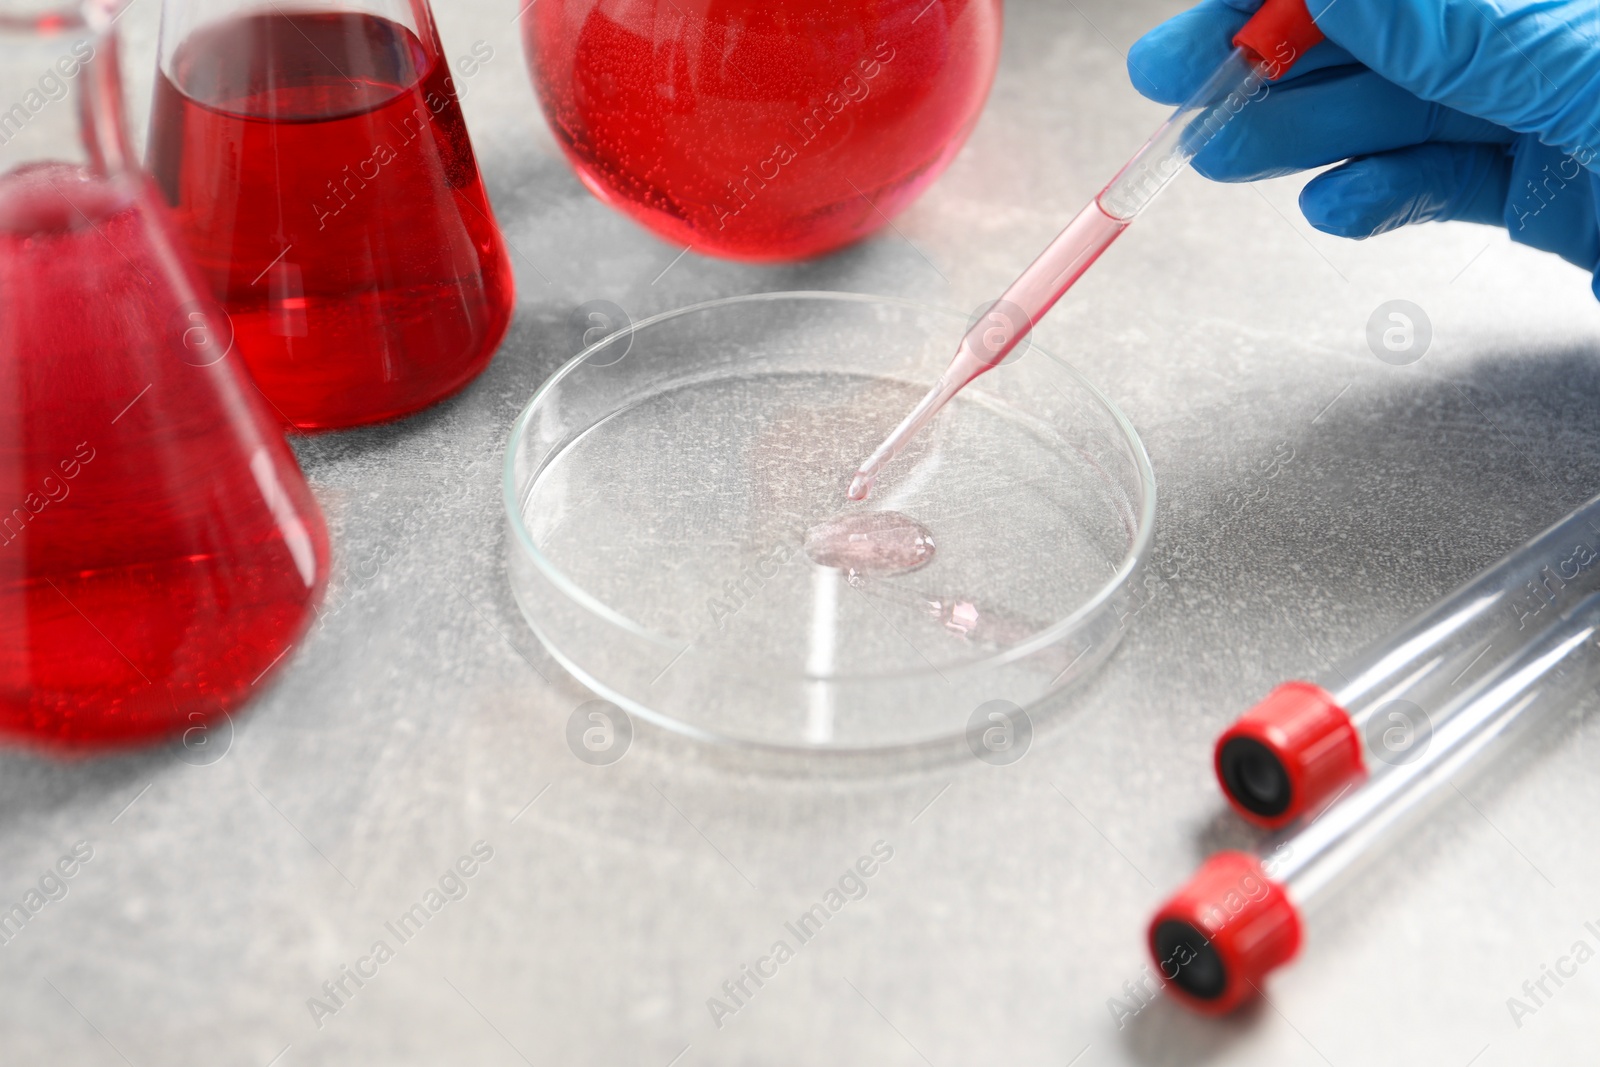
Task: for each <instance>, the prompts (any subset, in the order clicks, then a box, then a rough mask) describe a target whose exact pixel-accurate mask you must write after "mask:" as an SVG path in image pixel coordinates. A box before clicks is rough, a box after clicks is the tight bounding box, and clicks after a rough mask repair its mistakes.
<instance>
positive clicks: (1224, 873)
mask: <svg viewBox="0 0 1600 1067" xmlns="http://www.w3.org/2000/svg"><path fill="white" fill-rule="evenodd" d="M1597 683H1600V593H1594V592H1591V593H1589V594H1588V595H1587V596H1584V597H1582V598H1581V599H1579V600H1578V601H1577V602H1576V603H1575V604H1573V605H1572V606H1571V607H1570V608H1569V609H1568V610H1567V611H1566V612H1564V613H1562V614H1561V615H1559V616H1558V617H1556V618H1554V619H1553V620H1552V621H1551V622H1550V623H1549V624H1548V625H1546V626H1545V627H1543V628H1542V629H1541V630H1540V632H1539V634H1538V635H1537V636H1536V637H1535V638H1534V639H1533V640H1532V641H1529V642H1526V643H1524V644H1523V645H1522V646H1521V647H1520V648H1519V650H1518V651H1517V653H1516V654H1515V655H1513V656H1511V657H1509V658H1508V659H1507V660H1505V661H1504V662H1502V663H1500V664H1498V665H1497V666H1496V667H1495V668H1494V669H1492V670H1491V671H1490V672H1489V673H1488V674H1486V675H1484V676H1483V677H1482V678H1480V679H1479V680H1478V681H1476V682H1474V683H1473V684H1472V685H1471V686H1470V687H1469V688H1468V689H1467V691H1466V692H1464V693H1463V694H1462V695H1461V696H1460V697H1458V698H1457V699H1456V700H1454V701H1451V702H1450V705H1449V706H1448V707H1447V708H1445V709H1444V710H1443V712H1442V714H1441V715H1440V721H1439V724H1438V726H1437V728H1436V729H1435V730H1434V731H1433V733H1432V736H1431V737H1430V738H1429V740H1428V742H1427V744H1426V745H1425V746H1422V747H1421V748H1420V749H1419V750H1418V751H1417V752H1416V754H1415V757H1414V758H1413V759H1412V760H1411V761H1410V762H1407V763H1403V764H1401V765H1399V766H1396V767H1394V768H1391V769H1390V770H1389V771H1388V772H1387V773H1385V774H1382V775H1379V776H1376V777H1373V778H1370V779H1368V780H1367V781H1366V782H1364V783H1363V784H1361V785H1360V786H1358V787H1356V788H1355V789H1353V790H1351V791H1350V792H1349V794H1348V795H1346V796H1344V797H1343V798H1341V799H1339V800H1338V801H1336V802H1335V803H1333V804H1331V805H1329V806H1328V807H1327V808H1325V809H1324V810H1323V812H1322V813H1321V814H1320V815H1319V816H1318V817H1317V818H1316V819H1314V820H1312V821H1311V822H1310V823H1308V824H1307V825H1305V826H1304V827H1302V828H1300V829H1298V830H1296V831H1295V832H1294V833H1292V834H1290V835H1289V836H1287V837H1282V838H1279V839H1277V840H1275V841H1272V842H1269V843H1268V844H1267V845H1266V846H1265V847H1264V848H1263V849H1262V851H1261V852H1260V853H1258V854H1254V855H1252V854H1250V853H1246V852H1223V853H1220V854H1218V855H1216V856H1213V857H1212V858H1211V859H1210V860H1208V861H1207V862H1206V863H1205V864H1204V865H1203V866H1202V867H1201V868H1200V870H1199V872H1198V873H1196V875H1195V876H1194V878H1192V879H1191V880H1190V881H1189V883H1188V884H1187V885H1186V886H1184V887H1183V888H1182V889H1181V890H1179V891H1178V892H1177V893H1176V894H1175V895H1174V896H1173V897H1172V898H1171V899H1170V900H1168V901H1167V902H1166V903H1165V904H1164V905H1163V906H1162V907H1161V908H1160V909H1159V910H1158V911H1157V912H1156V915H1155V918H1154V919H1153V920H1152V921H1151V923H1150V928H1149V935H1148V937H1149V946H1150V951H1151V954H1152V955H1153V956H1154V958H1155V962H1156V964H1157V967H1158V968H1159V970H1160V972H1161V975H1162V977H1163V978H1164V979H1165V980H1166V982H1167V985H1168V988H1169V989H1170V990H1171V991H1172V993H1173V994H1174V996H1175V997H1176V998H1177V999H1178V1000H1179V1001H1180V1002H1182V1003H1183V1004H1185V1005H1187V1006H1189V1007H1191V1008H1194V1009H1196V1010H1198V1011H1201V1012H1205V1013H1208V1014H1222V1013H1226V1012H1229V1011H1232V1010H1233V1009H1235V1008H1237V1007H1240V1006H1241V1005H1243V1004H1244V1003H1246V1002H1247V1001H1249V1000H1251V999H1253V998H1254V997H1256V996H1257V995H1258V994H1259V992H1260V987H1261V983H1262V982H1263V981H1264V980H1265V978H1266V976H1267V974H1269V973H1270V972H1271V971H1273V970H1275V969H1277V968H1278V967H1281V966H1282V965H1284V964H1285V963H1288V962H1289V961H1290V960H1291V959H1293V958H1294V957H1295V955H1296V954H1297V953H1298V952H1299V950H1300V946H1301V943H1302V941H1303V940H1304V937H1305V930H1306V917H1307V915H1308V913H1309V912H1311V911H1313V910H1314V909H1315V907H1316V905H1318V904H1319V903H1321V902H1322V901H1325V900H1327V899H1328V898H1329V897H1330V896H1331V895H1332V894H1333V893H1334V892H1335V891H1337V890H1338V889H1339V888H1340V887H1341V886H1343V885H1345V884H1346V883H1347V881H1348V880H1349V879H1350V877H1351V876H1352V875H1354V874H1356V873H1358V872H1359V871H1361V870H1362V869H1363V868H1364V867H1365V866H1366V865H1367V864H1368V863H1369V862H1370V861H1372V860H1375V859H1376V858H1378V857H1379V856H1380V855H1382V853H1383V851H1384V849H1386V848H1388V847H1391V846H1392V845H1393V844H1394V843H1395V841H1396V840H1397V839H1398V838H1400V837H1402V836H1403V835H1404V832H1405V831H1406V830H1407V829H1408V828H1410V827H1411V826H1414V825H1415V824H1416V823H1417V822H1418V821H1420V820H1421V819H1422V818H1423V817H1425V816H1426V815H1427V813H1428V812H1429V811H1430V810H1432V809H1433V807H1434V805H1435V804H1436V803H1437V802H1438V801H1439V800H1441V799H1443V798H1445V797H1448V796H1449V795H1451V793H1453V792H1454V789H1453V786H1456V785H1459V784H1461V783H1463V782H1464V781H1465V780H1466V779H1467V777H1468V776H1469V775H1472V774H1475V773H1478V772H1480V771H1481V770H1483V769H1484V768H1485V767H1487V766H1489V765H1491V764H1492V763H1493V762H1494V759H1495V757H1496V756H1497V755H1499V754H1500V753H1502V752H1504V751H1505V749H1506V746H1507V743H1508V742H1509V741H1510V740H1511V739H1512V738H1513V737H1514V736H1516V735H1518V734H1521V733H1522V732H1523V731H1524V730H1525V729H1526V728H1528V727H1530V726H1532V725H1534V724H1535V723H1537V722H1539V721H1541V720H1543V721H1548V720H1550V719H1552V718H1553V717H1554V716H1555V715H1556V714H1557V713H1559V712H1560V711H1562V710H1564V709H1566V708H1569V707H1570V706H1571V705H1572V704H1573V703H1575V702H1576V701H1577V700H1578V699H1579V698H1581V697H1582V696H1583V695H1584V694H1585V693H1587V692H1590V691H1592V690H1593V689H1594V687H1595V686H1596V684H1597Z"/></svg>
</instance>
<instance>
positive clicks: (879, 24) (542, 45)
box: [522, 0, 1001, 262]
mask: <svg viewBox="0 0 1600 1067" xmlns="http://www.w3.org/2000/svg"><path fill="white" fill-rule="evenodd" d="M1000 24H1001V0H539V2H538V3H536V4H530V5H528V7H527V9H526V11H525V12H524V13H523V15H522V25H523V35H524V38H525V42H526V51H527V55H528V57H529V62H530V64H531V66H532V70H533V80H534V85H535V87H536V88H537V90H538V93H539V99H540V102H541V103H542V104H543V106H544V111H545V116H546V118H547V119H548V120H549V123H550V128H551V130H552V132H553V133H554V134H555V137H556V139H557V141H559V142H560V144H561V146H562V148H563V149H564V150H565V152H566V154H567V157H568V158H569V159H570V160H571V162H572V165H573V166H574V167H575V168H576V169H577V172H578V176H579V177H580V178H582V179H583V182H584V184H585V185H587V186H588V187H589V188H590V190H592V191H593V192H594V193H595V195H596V196H598V197H600V199H601V200H603V201H605V202H606V203H608V204H611V205H612V206H614V207H616V208H618V209H619V210H621V211H623V212H625V213H627V214H628V215H631V216H632V217H633V218H634V219H636V220H638V221H639V222H641V223H643V224H644V225H646V226H648V227H650V228H651V229H652V230H654V231H655V232H656V233H658V234H660V235H661V236H662V237H664V238H666V239H667V240H669V241H673V242H676V243H678V244H681V245H689V246H692V247H693V248H694V250H695V251H697V252H703V253H709V254H714V255H720V256H726V257H729V258H733V259H742V260H751V261H758V262H759V261H775V260H788V259H797V258H803V257H807V256H815V255H820V254H822V253H825V252H829V251H832V250H834V249H836V248H840V247H842V246H844V245H847V244H849V243H851V242H852V241H855V240H858V239H859V238H861V237H864V236H866V235H867V234H870V233H872V232H873V231H875V230H877V229H878V228H879V227H881V226H884V225H886V224H887V223H888V221H889V220H890V219H891V218H893V217H894V215H895V214H896V213H898V212H899V211H901V210H902V209H903V208H905V207H906V206H907V205H908V204H910V203H911V201H913V200H914V199H916V197H917V196H918V195H919V194H920V193H921V192H922V191H923V189H925V188H927V186H928V184H929V183H930V182H932V181H933V179H934V178H936V177H937V176H938V175H939V173H940V171H942V170H943V169H944V167H945V166H946V164H948V163H949V162H950V160H951V159H952V158H953V157H954V155H955V153H956V151H957V150H958V149H959V148H960V147H961V144H962V142H963V141H964V140H965V139H966V137H967V134H968V133H969V132H970V131H971V129H972V127H973V125H974V124H975V123H976V121H977V118H978V113H979V111H980V110H981V109H982V107H983V102H984V99H985V97H987V95H988V92H989V86H990V83H991V82H992V81H993V80H994V72H995V65H996V62H997V61H998V57H999V50H1000Z"/></svg>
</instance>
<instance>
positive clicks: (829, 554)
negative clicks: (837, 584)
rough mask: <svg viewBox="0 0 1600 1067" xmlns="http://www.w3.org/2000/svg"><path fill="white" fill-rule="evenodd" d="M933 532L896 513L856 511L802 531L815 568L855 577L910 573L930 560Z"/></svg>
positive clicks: (933, 547)
mask: <svg viewBox="0 0 1600 1067" xmlns="http://www.w3.org/2000/svg"><path fill="white" fill-rule="evenodd" d="M934 551H935V546H934V543H933V534H932V533H931V532H930V531H929V530H928V528H927V527H926V526H923V525H922V524H921V523H920V522H918V521H917V520H916V519H913V518H911V517H909V516H906V515H902V514H900V513H899V512H898V511H860V512H856V513H854V514H851V515H840V516H837V517H835V518H832V519H829V520H827V521H826V522H820V523H818V524H817V525H815V526H813V527H811V529H809V530H807V531H806V537H805V553H806V556H807V557H809V558H810V560H811V562H813V563H815V564H816V565H817V566H819V567H831V568H833V569H834V570H839V571H843V572H844V573H845V576H846V577H847V578H848V579H850V580H852V581H854V580H856V579H858V578H885V577H892V576H894V575H897V574H910V573H911V572H912V571H916V570H921V569H922V568H923V567H926V566H927V565H928V564H929V563H932V562H933V555H934Z"/></svg>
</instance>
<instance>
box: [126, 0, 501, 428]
mask: <svg viewBox="0 0 1600 1067" xmlns="http://www.w3.org/2000/svg"><path fill="white" fill-rule="evenodd" d="M428 36H429V37H430V38H431V36H432V35H431V33H429V34H428ZM170 68H171V70H170V77H169V72H167V71H163V72H161V73H160V74H159V76H158V77H157V80H156V96H155V105H154V114H153V117H152V119H151V134H150V169H151V172H152V173H153V174H154V175H155V177H156V180H157V182H158V183H159V184H160V185H161V188H162V190H163V191H164V192H165V193H166V196H167V200H168V202H169V203H170V204H172V205H173V206H174V208H175V214H176V217H177V220H178V225H179V226H180V228H181V229H182V231H183V234H184V236H185V238H187V240H188V244H189V247H190V249H191V251H192V252H193V254H194V257H195V259H196V260H197V262H198V264H199V267H200V270H201V272H202V274H203V275H204V276H205V278H206V280H207V281H208V282H209V283H210V285H211V287H212V290H213V291H214V292H215V294H216V296H217V298H218V299H219V300H221V301H222V302H223V304H224V305H226V307H227V309H228V312H229V314H230V315H231V316H232V317H233V327H234V330H235V332H236V334H237V337H238V344H239V349H240V351H241V353H242V354H243V355H244V359H245V362H246V363H248V364H249V366H250V370H251V373H252V374H253V375H254V377H255V380H256V383H257V384H258V385H259V386H260V387H261V390H262V392H264V393H265V394H266V395H267V398H268V399H269V400H271V402H272V404H273V405H274V406H275V407H276V408H277V409H278V412H279V413H280V415H282V416H283V418H284V419H286V420H287V421H288V422H289V423H290V424H292V425H293V426H295V427H298V428H300V429H308V430H309V429H331V428H336V427H342V426H353V425H356V424H359V423H365V422H374V421H378V420H382V419H389V418H394V417H397V416H400V415H405V414H408V413H410V412H413V411H416V410H418V409H419V408H422V407H426V406H427V405H428V404H431V403H433V402H434V401H436V400H439V399H441V398H442V397H445V396H447V395H449V394H450V393H453V392H455V391H456V390H458V389H460V388H461V387H462V386H464V385H465V384H466V383H467V382H469V381H471V380H472V379H473V378H474V377H476V376H477V375H478V373H479V372H481V371H482V370H483V369H484V367H486V366H487V365H488V363H489V359H490V357H491V356H493V354H494V350H495V348H496V347H498V345H499V344H500V341H501V339H502V338H503V337H504V336H505V331H506V327H507V325H508V324H509V322H510V318H511V308H512V304H513V301H514V293H513V282H512V276H511V264H510V260H509V259H508V258H507V256H506V250H505V243H504V240H503V239H502V237H501V235H500V230H499V228H498V227H497V226H496V225H495V222H494V216H493V212H492V210H491V209H490V206H489V200H488V196H487V194H486V193H485V191H484V188H483V181H482V178H481V177H480V175H479V173H478V164H477V160H476V159H475V158H474V156H473V153H472V145H471V143H470V142H469V141H468V139H467V131H466V125H465V124H464V122H463V121H462V118H461V108H460V105H459V104H458V103H457V101H456V97H455V92H454V89H453V88H452V86H451V83H450V78H449V74H448V70H447V67H446V65H445V64H444V63H443V62H441V60H440V57H439V55H438V52H437V48H436V46H433V45H432V44H430V45H427V46H425V45H424V44H423V42H422V41H421V40H419V39H418V38H417V36H416V35H414V34H413V33H411V31H410V30H408V29H406V28H405V27H403V26H400V25H397V24H396V23H393V22H390V21H388V20H386V19H381V18H378V17H376V16H373V15H365V14H343V13H327V14H321V13H305V12H295V13H290V14H287V15H282V14H265V15H257V16H251V17H248V18H238V19H233V20H230V21H225V22H222V23H218V24H215V25H211V26H208V27H205V28H203V29H201V30H199V31H197V32H196V33H195V34H194V35H192V36H191V37H189V38H188V39H187V40H186V41H184V42H183V44H182V45H180V46H179V48H178V50H177V52H176V53H175V55H174V56H173V59H172V61H171V63H170Z"/></svg>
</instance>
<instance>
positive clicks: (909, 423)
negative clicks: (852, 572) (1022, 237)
mask: <svg viewBox="0 0 1600 1067" xmlns="http://www.w3.org/2000/svg"><path fill="white" fill-rule="evenodd" d="M1128 223H1129V220H1126V219H1118V218H1114V217H1112V216H1111V215H1109V214H1107V213H1106V211H1105V210H1104V209H1102V208H1101V207H1100V202H1099V200H1095V201H1094V202H1093V203H1091V204H1090V205H1089V206H1088V207H1086V208H1084V209H1083V210H1082V211H1080V212H1079V213H1078V217H1077V218H1075V219H1073V220H1072V222H1071V223H1070V224H1068V226H1067V228H1066V229H1065V230H1063V231H1061V233H1060V235H1059V236H1057V237H1056V239H1055V240H1054V241H1052V242H1051V243H1050V246H1049V247H1048V248H1046V249H1045V250H1044V252H1043V253H1042V254H1041V255H1040V256H1039V258H1038V259H1036V260H1034V261H1033V264H1032V265H1031V266H1030V267H1029V268H1028V269H1027V270H1025V271H1023V272H1022V276H1021V277H1019V278H1018V279H1017V280H1016V281H1015V282H1013V283H1011V288H1009V289H1007V290H1006V291H1005V293H1004V295H1002V296H1001V297H1000V299H999V300H998V301H997V302H996V303H995V304H994V305H993V306H992V307H990V308H989V310H988V311H987V312H986V313H985V314H984V315H983V316H982V317H981V318H980V319H979V320H978V321H977V323H975V324H974V325H973V326H972V328H971V329H970V330H968V331H967V333H966V335H965V336H964V337H962V338H961V344H960V346H959V347H958V348H957V349H956V355H955V358H954V359H952V360H951V361H950V365H949V367H947V368H946V369H945V372H944V374H942V375H941V376H940V377H939V380H938V381H937V382H936V383H934V386H933V388H932V389H930V390H929V391H928V394H927V395H926V396H924V397H923V398H922V400H921V401H919V402H918V404H917V406H916V407H914V408H912V409H911V413H910V414H909V415H907V416H906V417H905V419H904V420H903V421H902V422H901V423H900V425H899V426H897V427H896V428H895V430H894V432H893V433H891V434H890V435H889V437H888V439H886V440H885V441H884V442H883V444H881V445H879V446H878V450H877V451H876V452H874V453H872V455H871V456H869V457H868V458H867V460H866V462H865V463H863V464H862V465H861V469H860V470H858V471H857V472H856V475H855V477H854V478H853V479H852V480H851V482H850V488H849V490H848V495H849V497H850V499H851V500H865V499H866V498H867V496H868V494H870V493H871V492H872V485H873V482H874V481H876V480H877V477H878V474H879V472H881V471H882V470H883V468H884V467H885V466H886V465H887V464H888V463H889V461H890V460H892V459H894V457H895V454H896V453H898V452H899V451H900V449H901V448H903V447H905V444H906V442H908V441H910V440H911V439H912V438H913V437H915V436H916V435H917V434H918V433H919V432H920V431H921V430H922V428H923V427H924V426H926V425H927V424H928V423H929V422H931V421H932V420H933V418H934V416H935V415H938V414H939V412H940V411H942V410H944V407H945V405H946V404H948V403H950V401H951V400H953V399H954V398H955V396H956V394H957V393H959V392H961V390H963V389H965V388H966V387H967V386H968V385H970V384H971V383H972V382H973V380H974V379H976V378H977V377H979V376H980V375H982V374H984V373H986V372H988V371H991V370H993V369H994V368H995V367H998V366H1000V365H1001V364H1002V363H1004V362H1005V361H1006V357H1007V356H1009V355H1011V353H1012V352H1014V351H1015V350H1016V347H1017V345H1018V344H1019V343H1020V342H1021V341H1022V339H1023V338H1025V337H1026V336H1028V334H1029V332H1030V331H1032V329H1033V327H1034V326H1035V324H1037V323H1038V322H1039V320H1040V319H1042V318H1044V317H1045V315H1047V314H1049V312H1050V309H1051V308H1053V307H1055V306H1056V301H1058V300H1060V299H1061V298H1062V297H1063V296H1065V295H1066V292H1067V290H1068V289H1071V288H1072V287H1073V285H1075V284H1076V283H1077V281H1078V279H1079V278H1081V277H1083V275H1084V273H1085V272H1086V271H1088V269H1089V268H1090V267H1092V266H1094V263H1095V260H1097V259H1099V258H1100V255H1101V253H1103V252H1104V251H1105V250H1106V249H1108V248H1110V247H1111V243H1112V242H1113V241H1115V240H1116V239H1117V238H1118V237H1120V236H1122V232H1123V231H1124V230H1126V229H1127V228H1128Z"/></svg>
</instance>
